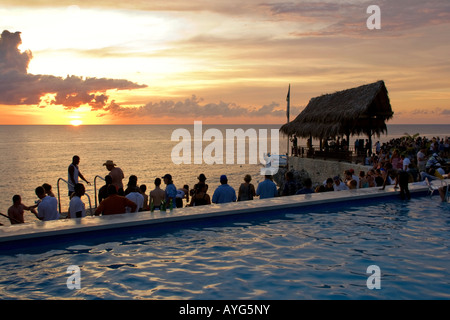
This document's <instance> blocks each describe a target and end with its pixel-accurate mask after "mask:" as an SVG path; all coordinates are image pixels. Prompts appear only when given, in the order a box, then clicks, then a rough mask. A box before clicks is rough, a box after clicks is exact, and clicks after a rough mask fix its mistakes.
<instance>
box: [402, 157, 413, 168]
mask: <svg viewBox="0 0 450 320" xmlns="http://www.w3.org/2000/svg"><path fill="white" fill-rule="evenodd" d="M400 158H402V160H403V170H404V171H406V170H408V168H409V164H410V163H411V160H410V159H409V158H408V157H405V156H404V155H401V157H400Z"/></svg>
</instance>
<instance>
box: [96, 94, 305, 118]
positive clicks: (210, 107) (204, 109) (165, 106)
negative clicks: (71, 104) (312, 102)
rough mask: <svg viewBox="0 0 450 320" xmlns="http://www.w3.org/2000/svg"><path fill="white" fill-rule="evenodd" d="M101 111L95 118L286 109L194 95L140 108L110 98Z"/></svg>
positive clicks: (269, 113)
mask: <svg viewBox="0 0 450 320" xmlns="http://www.w3.org/2000/svg"><path fill="white" fill-rule="evenodd" d="M103 111H104V112H103V113H101V114H99V117H103V116H114V117H123V118H133V117H164V116H167V117H173V116H184V117H204V118H208V117H221V118H232V117H251V118H254V117H266V116H275V117H277V116H285V115H286V110H285V108H284V107H280V105H279V104H278V103H275V102H272V103H271V104H268V105H264V106H262V107H259V108H251V109H247V108H244V107H241V106H239V105H237V104H235V103H230V102H223V101H220V102H219V103H204V102H203V99H201V98H200V99H199V98H197V97H196V96H195V95H194V96H192V97H191V98H189V99H185V100H184V101H172V100H164V101H160V102H158V103H153V102H150V103H148V104H146V105H144V106H140V107H124V106H120V105H119V104H117V103H115V101H112V102H111V103H110V104H109V106H107V107H105V108H103ZM299 112H300V108H298V107H291V113H292V114H298V113H299Z"/></svg>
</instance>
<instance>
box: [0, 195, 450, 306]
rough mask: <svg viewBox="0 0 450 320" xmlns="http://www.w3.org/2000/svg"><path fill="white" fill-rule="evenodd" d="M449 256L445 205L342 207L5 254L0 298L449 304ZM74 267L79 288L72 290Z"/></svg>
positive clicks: (0, 263)
mask: <svg viewBox="0 0 450 320" xmlns="http://www.w3.org/2000/svg"><path fill="white" fill-rule="evenodd" d="M449 249H450V206H449V205H448V204H447V203H441V202H439V200H438V198H437V196H434V197H432V198H431V199H430V198H429V197H418V198H413V199H412V200H410V201H400V200H394V199H388V200H386V201H385V200H383V199H373V200H367V201H364V202H362V201H358V202H356V203H351V202H345V203H334V204H330V205H320V206H312V207H304V208H291V209H285V210H279V211H277V212H270V213H264V214H258V215H242V216H232V217H220V218H213V219H210V220H199V221H188V222H176V223H173V224H165V225H160V226H158V227H157V228H154V227H153V228H149V227H142V228H134V229H132V230H131V229H130V230H127V229H121V230H116V231H115V232H114V233H111V232H109V233H108V234H105V235H102V237H101V239H99V238H98V237H95V236H91V237H85V238H79V237H77V236H76V235H73V236H70V235H69V236H67V237H65V238H63V239H59V240H58V243H57V244H55V243H52V244H51V245H49V244H48V243H47V244H44V243H43V244H40V245H39V246H34V247H33V248H31V247H30V248H27V249H22V251H20V250H17V249H15V250H13V251H3V252H2V253H1V254H0V279H1V280H0V288H1V289H0V298H1V299H47V298H58V299H209V300H219V299H257V300H263V299H273V300H278V299H282V300H291V299H449V298H450V271H449V270H450V255H449ZM72 265H75V266H79V268H80V270H81V274H80V280H81V282H80V287H81V288H80V289H74V290H70V289H68V287H67V285H66V281H67V279H68V277H69V274H67V268H68V267H69V266H72ZM371 265H376V266H378V267H379V269H380V271H381V277H380V289H372V290H371V289H369V288H368V286H367V280H368V278H369V277H370V276H371V274H370V273H367V268H368V267H369V266H371Z"/></svg>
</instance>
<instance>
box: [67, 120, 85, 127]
mask: <svg viewBox="0 0 450 320" xmlns="http://www.w3.org/2000/svg"><path fill="white" fill-rule="evenodd" d="M70 124H71V125H73V126H75V127H77V126H79V125H81V124H83V121H81V120H78V119H75V120H71V121H70Z"/></svg>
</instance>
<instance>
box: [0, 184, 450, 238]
mask: <svg viewBox="0 0 450 320" xmlns="http://www.w3.org/2000/svg"><path fill="white" fill-rule="evenodd" d="M446 182H447V183H449V182H450V180H446ZM432 183H433V184H434V185H440V184H441V182H440V180H435V181H433V182H432ZM409 190H410V192H411V193H412V194H414V193H418V192H427V191H428V190H429V188H428V186H426V185H424V183H414V184H409ZM395 194H399V189H396V190H394V188H393V186H387V187H386V189H385V190H380V187H374V188H363V189H356V190H347V191H335V192H323V193H313V194H306V195H294V196H289V197H277V198H271V199H254V200H251V201H244V202H234V203H227V204H220V205H218V204H212V205H205V206H199V207H185V208H176V209H174V210H173V211H172V212H170V211H166V212H160V211H154V212H150V211H145V212H138V213H126V214H118V215H111V216H87V217H84V218H78V219H60V220H54V221H37V222H30V223H24V224H16V225H10V226H3V227H0V243H2V242H9V241H16V240H24V239H33V238H42V237H50V236H57V235H67V234H76V233H83V232H89V231H96V230H106V229H116V228H123V227H134V226H144V225H152V224H161V223H170V222H173V221H189V220H195V219H205V218H209V217H221V216H230V215H238V214H248V213H262V212H265V211H272V210H280V209H288V208H296V207H304V206H314V205H323V204H330V203H336V202H345V201H354V200H361V199H373V198H382V197H386V196H391V195H395Z"/></svg>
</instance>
